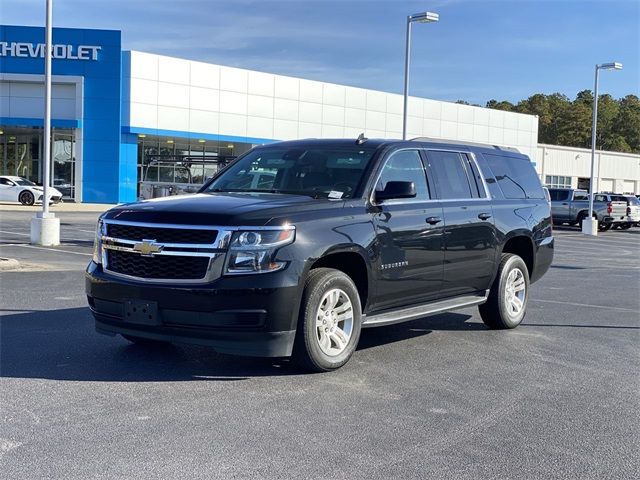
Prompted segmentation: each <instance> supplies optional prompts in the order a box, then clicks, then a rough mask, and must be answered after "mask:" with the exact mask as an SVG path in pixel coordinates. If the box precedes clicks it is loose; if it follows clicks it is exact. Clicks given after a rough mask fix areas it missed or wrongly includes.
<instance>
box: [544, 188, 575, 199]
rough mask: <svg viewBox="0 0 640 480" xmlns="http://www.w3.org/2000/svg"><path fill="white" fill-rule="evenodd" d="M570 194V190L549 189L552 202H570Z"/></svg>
mask: <svg viewBox="0 0 640 480" xmlns="http://www.w3.org/2000/svg"><path fill="white" fill-rule="evenodd" d="M569 193H571V192H570V190H554V189H552V188H550V189H549V195H550V196H551V201H552V202H563V201H565V200H569Z"/></svg>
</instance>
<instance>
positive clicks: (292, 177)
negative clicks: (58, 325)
mask: <svg viewBox="0 0 640 480" xmlns="http://www.w3.org/2000/svg"><path fill="white" fill-rule="evenodd" d="M553 243H554V242H553V237H552V232H551V217H550V207H549V203H548V201H547V200H546V198H545V193H544V191H543V188H542V186H541V184H540V181H539V179H538V177H537V175H536V172H535V170H534V168H533V166H532V164H531V162H530V160H529V158H528V157H527V156H525V155H522V154H520V153H517V152H515V151H510V150H507V149H501V148H498V147H488V146H477V145H467V144H456V143H441V142H435V141H427V140H425V141H422V140H413V141H389V140H366V139H363V138H359V139H358V140H356V141H354V140H347V139H340V140H299V141H289V142H280V143H274V144H271V145H266V146H261V147H257V148H254V149H253V150H251V151H249V152H248V153H247V154H245V155H243V156H242V157H239V158H238V159H237V160H235V161H234V162H233V163H231V164H230V165H229V166H228V167H227V168H225V169H224V170H223V171H221V172H220V173H219V174H218V175H217V176H215V177H214V178H212V179H211V180H210V181H209V182H208V183H206V184H205V185H204V186H203V187H202V189H201V190H200V192H199V193H198V194H194V195H184V196H178V197H169V198H162V199H156V200H150V201H145V202H140V203H134V204H129V205H121V206H118V207H116V208H113V209H111V210H109V211H108V212H106V213H105V214H103V215H102V216H101V217H100V219H99V221H98V228H97V235H96V243H95V249H94V256H93V261H92V262H91V263H90V264H89V267H88V268H87V273H86V291H87V295H88V300H89V305H90V307H91V311H92V312H93V314H94V316H95V319H96V328H97V330H98V331H99V332H101V333H106V334H109V335H115V334H121V335H122V336H123V337H125V338H127V339H128V340H130V341H132V342H185V343H196V344H201V345H209V346H211V347H213V348H214V349H216V350H218V351H219V352H223V353H231V354H242V355H257V356H273V357H281V356H290V355H293V356H294V358H295V359H296V360H297V361H298V362H300V363H301V364H302V365H304V366H305V367H307V368H309V369H311V370H316V371H326V370H332V369H335V368H338V367H340V366H342V365H344V364H345V363H346V362H347V361H348V360H349V358H350V357H351V355H352V354H353V352H354V350H355V349H356V347H357V344H358V339H359V338H360V331H361V328H364V327H375V326H382V325H389V324H392V323H396V322H403V321H407V320H413V319H417V318H421V317H424V316H426V315H429V314H434V313H440V312H445V311H450V310H454V309H458V308H463V307H469V306H473V305H478V306H479V308H480V314H481V316H482V319H483V320H484V322H485V323H486V324H487V326H489V327H490V328H514V327H516V326H517V325H518V324H519V323H520V322H521V321H522V319H523V317H524V315H525V311H526V308H527V301H528V298H529V285H530V283H532V282H535V281H536V280H538V279H539V278H540V277H541V276H542V275H544V273H545V272H546V271H547V269H548V268H549V265H550V264H551V261H552V258H553Z"/></svg>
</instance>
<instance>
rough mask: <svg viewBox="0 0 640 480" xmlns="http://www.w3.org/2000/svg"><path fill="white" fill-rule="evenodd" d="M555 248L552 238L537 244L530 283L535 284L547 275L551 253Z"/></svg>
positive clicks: (551, 259) (551, 258)
mask: <svg viewBox="0 0 640 480" xmlns="http://www.w3.org/2000/svg"><path fill="white" fill-rule="evenodd" d="M554 248H555V240H554V238H553V237H552V236H550V237H546V238H544V239H543V240H542V241H541V242H540V243H539V244H538V250H537V252H536V255H535V263H534V265H533V272H532V273H531V278H530V279H529V280H530V281H531V283H533V282H536V281H538V280H540V278H542V276H543V275H544V274H545V273H547V270H549V267H550V266H551V263H552V262H553V251H554Z"/></svg>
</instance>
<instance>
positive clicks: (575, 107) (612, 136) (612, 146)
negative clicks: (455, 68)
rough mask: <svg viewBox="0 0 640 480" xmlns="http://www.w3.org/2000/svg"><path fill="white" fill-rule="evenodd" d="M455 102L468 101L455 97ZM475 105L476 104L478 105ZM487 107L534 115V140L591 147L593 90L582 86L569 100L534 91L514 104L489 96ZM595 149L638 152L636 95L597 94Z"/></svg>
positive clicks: (639, 117) (639, 127)
mask: <svg viewBox="0 0 640 480" xmlns="http://www.w3.org/2000/svg"><path fill="white" fill-rule="evenodd" d="M456 103H462V104H465V105H469V103H468V102H465V101H463V100H458V101H457V102H456ZM478 106H479V105H478ZM486 107H487V108H493V109H496V110H506V111H508V112H516V113H527V114H530V115H537V116H538V142H539V143H547V144H550V145H565V146H569V147H581V148H591V121H592V118H593V117H592V109H593V92H592V91H591V90H583V91H581V92H579V93H578V94H577V95H576V98H575V99H574V100H571V99H570V98H569V97H567V96H566V95H563V94H561V93H552V94H551V95H544V94H542V93H536V94H535V95H532V96H530V97H529V98H527V99H525V100H521V101H519V102H518V103H516V104H513V103H511V102H508V101H504V100H503V101H497V100H489V101H488V102H487V104H486ZM596 145H597V148H598V149H602V150H609V151H616V152H633V153H640V99H639V98H638V97H637V96H635V95H627V96H626V97H623V98H619V99H615V98H613V97H612V96H611V95H608V94H604V95H600V96H599V98H598V128H597V136H596Z"/></svg>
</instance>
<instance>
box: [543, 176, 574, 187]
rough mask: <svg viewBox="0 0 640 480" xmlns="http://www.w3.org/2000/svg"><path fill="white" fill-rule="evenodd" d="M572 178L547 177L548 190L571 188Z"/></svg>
mask: <svg viewBox="0 0 640 480" xmlns="http://www.w3.org/2000/svg"><path fill="white" fill-rule="evenodd" d="M571 181H572V177H569V176H566V175H545V182H544V183H545V185H546V186H547V188H571Z"/></svg>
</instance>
